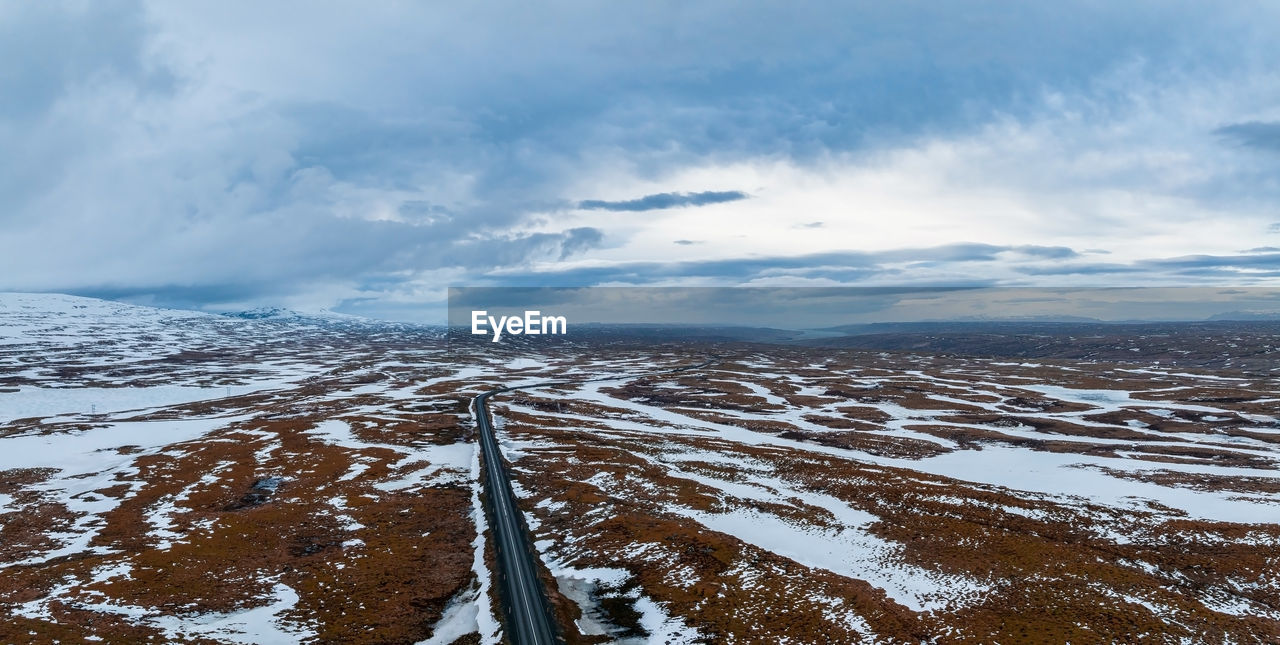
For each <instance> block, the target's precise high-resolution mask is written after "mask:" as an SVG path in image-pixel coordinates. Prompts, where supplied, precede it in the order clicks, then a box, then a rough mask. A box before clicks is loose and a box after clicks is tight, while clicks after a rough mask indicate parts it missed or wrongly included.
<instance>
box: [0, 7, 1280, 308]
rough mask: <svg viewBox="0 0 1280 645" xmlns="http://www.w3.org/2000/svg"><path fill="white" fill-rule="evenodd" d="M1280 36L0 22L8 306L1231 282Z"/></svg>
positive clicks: (226, 14)
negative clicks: (454, 285) (456, 284)
mask: <svg viewBox="0 0 1280 645" xmlns="http://www.w3.org/2000/svg"><path fill="white" fill-rule="evenodd" d="M1064 16H1066V17H1064ZM1276 17H1277V10H1276V9H1274V8H1272V7H1270V6H1267V5H1243V4H1233V5H1231V6H1229V7H1225V8H1223V7H1218V6H1207V5H1205V6H1199V5H1195V6H1186V5H1169V4H1167V3H1161V2H1154V1H1153V2H1146V1H1143V2H1139V3H1137V4H1130V3H1124V4H1118V3H1110V4H1108V3H1092V2H1079V3H1071V4H1070V6H1067V7H1065V8H1064V7H1063V6H1058V5H1054V6H1049V5H1044V6H1041V5H1038V4H1027V5H1024V6H1018V7H1013V8H1011V7H992V6H991V5H989V4H988V3H985V2H981V1H978V0H973V1H964V2H961V3H960V4H957V5H950V6H949V7H948V10H946V11H934V10H925V9H922V8H920V7H918V6H916V5H911V4H901V3H891V4H888V5H886V4H884V3H878V2H857V3H838V4H834V3H833V4H823V3H817V4H813V5H808V4H806V5H804V6H800V7H792V6H788V7H781V6H777V7H773V6H757V7H753V8H751V9H749V10H744V9H742V8H741V7H740V6H737V5H735V4H733V3H723V2H715V1H713V2H708V3H698V4H696V5H690V4H687V3H679V2H668V1H660V2H658V3H638V4H635V5H627V6H624V7H615V6H610V7H603V6H597V5H592V4H589V3H585V4H584V3H573V2H571V3H567V4H558V5H556V6H554V7H550V8H538V9H532V8H521V7H514V8H513V7H512V5H510V4H509V3H493V2H483V1H482V2H476V3H462V4H458V5H449V6H430V7H428V6H423V5H415V4H412V3H409V4H385V5H378V6H375V7H366V6H360V7H356V6H347V5H328V6H325V7H324V8H323V9H320V10H316V9H314V8H311V7H308V6H306V5H304V4H291V3H288V2H285V3H272V4H271V5H265V6H254V7H248V6H230V7H227V6H215V5H199V4H190V3H186V4H181V3H162V2H151V3H143V2H119V3H109V4H95V3H86V4H70V5H63V4H48V3H45V4H5V5H0V149H3V150H4V151H5V154H4V155H2V156H0V289H18V290H28V289H42V290H58V291H77V292H89V291H93V292H94V293H101V294H120V297H130V298H145V297H148V295H147V294H151V296H150V297H154V298H156V299H157V300H156V302H165V301H168V302H173V303H181V304H183V305H184V306H187V305H190V306H201V305H202V303H203V304H204V305H212V304H214V303H216V302H217V301H226V300H236V301H242V300H252V299H254V298H261V299H262V300H264V301H265V302H264V304H266V303H274V302H277V301H280V300H287V299H291V298H304V299H310V300H314V301H317V302H319V301H328V302H329V303H330V304H332V303H333V302H338V301H344V300H345V301H349V302H353V303H355V302H358V303H364V304H362V305H361V306H367V307H369V308H371V309H372V308H376V306H380V305H378V304H377V303H382V305H384V306H385V308H386V309H388V310H390V309H399V308H402V307H409V306H411V304H412V302H414V300H415V299H418V298H422V297H425V296H423V294H424V293H428V292H430V291H431V290H432V289H437V290H438V289H439V288H440V287H441V286H442V285H443V284H444V283H445V282H447V281H450V280H457V281H462V282H465V281H469V280H471V279H474V278H483V279H488V280H496V279H498V278H499V277H501V276H507V277H509V278H510V279H512V280H516V279H519V280H539V279H542V280H556V279H559V278H558V277H557V276H560V275H568V273H569V272H580V273H578V274H576V275H578V276H579V277H580V278H581V279H582V280H588V279H599V280H614V279H618V280H632V281H636V280H644V279H657V280H679V279H708V280H713V279H714V280H782V279H797V280H798V279H812V280H836V281H859V280H868V279H874V280H904V281H915V280H938V281H941V280H945V279H947V278H948V276H950V278H951V279H955V280H966V281H984V280H1001V279H1026V278H1027V276H1028V275H1029V274H1028V273H1025V272H1019V271H1017V270H1015V269H1018V268H1022V269H1026V270H1031V268H1032V267H1037V266H1044V267H1047V269H1049V270H1059V269H1061V268H1062V267H1066V266H1068V265H1073V264H1074V263H1076V262H1079V259H1078V258H1075V257H1074V256H1073V253H1074V251H1071V250H1070V249H1075V248H1106V249H1107V250H1109V251H1111V252H1112V254H1113V255H1111V256H1108V257H1109V258H1111V257H1114V258H1115V259H1116V260H1117V263H1118V264H1119V265H1121V266H1139V265H1137V264H1135V263H1137V262H1138V261H1140V260H1142V259H1144V258H1174V257H1183V256H1193V255H1211V256H1225V255H1227V254H1226V253H1224V249H1240V248H1246V247H1248V246H1254V245H1256V243H1254V242H1242V240H1244V239H1248V236H1250V235H1252V236H1256V234H1257V233H1258V232H1259V231H1261V230H1264V229H1266V227H1267V226H1268V225H1269V224H1271V223H1272V222H1274V221H1275V218H1274V215H1266V214H1265V213H1268V212H1271V210H1270V209H1271V205H1272V204H1274V203H1275V200H1276V199H1277V198H1280V194H1278V193H1280V187H1278V186H1277V185H1276V184H1275V182H1274V176H1275V174H1274V173H1275V167H1274V165H1272V164H1270V162H1269V161H1268V158H1267V157H1266V156H1265V155H1258V154H1256V153H1255V152H1253V151H1254V150H1256V149H1259V148H1267V146H1271V145H1272V143H1270V142H1271V141H1273V138H1269V137H1273V135H1274V126H1275V124H1276V123H1277V122H1278V121H1277V118H1278V115H1277V114H1276V113H1275V111H1274V107H1273V106H1274V105H1276V104H1277V100H1278V99H1280V96H1277V94H1280V92H1278V91H1277V90H1275V89H1274V88H1276V87H1278V85H1277V84H1276V83H1274V82H1273V81H1274V73H1273V72H1272V71H1271V70H1270V66H1268V65H1267V64H1266V62H1267V61H1270V60H1274V59H1275V58H1277V56H1280V44H1277V42H1276V41H1275V40H1274V38H1273V37H1272V34H1270V32H1269V31H1268V30H1267V28H1266V26H1267V25H1270V24H1274V22H1275V19H1276ZM68 43H70V44H68ZM922 43H924V44H927V45H928V46H927V47H925V46H922ZM446 61H447V63H448V64H445V62H446ZM1259 61H1261V62H1259ZM1156 107H1158V108H1159V109H1156ZM1223 124H1227V125H1223ZM1215 130H1219V133H1218V135H1217V136H1214V135H1212V134H1210V133H1212V132H1214V131H1215ZM1224 137H1225V138H1226V139H1227V140H1229V141H1236V142H1240V143H1242V144H1245V145H1243V146H1231V145H1222V140H1223V138H1224ZM775 171H776V172H775ZM690 187H695V188H699V189H702V188H741V189H742V190H741V191H738V190H725V191H705V192H684V191H687V190H688V189H689V188H690ZM748 194H749V197H748ZM637 195H638V196H641V197H637V198H635V199H614V198H618V197H625V196H637ZM582 196H605V197H608V198H609V199H592V200H587V201H584V202H579V201H578V200H579V199H580V197H582ZM728 202H733V207H732V208H707V209H703V210H700V211H698V213H697V215H698V217H676V216H672V217H654V218H645V217H634V218H626V217H617V215H616V214H617V213H619V212H623V213H625V212H645V211H648V210H652V209H658V208H672V209H675V208H692V207H697V206H702V205H708V204H716V203H728ZM575 206H576V208H575ZM1264 217H1265V219H1260V218H1264ZM819 222H820V223H821V225H820V226H818V225H817V224H818V223H819ZM1205 222H1213V226H1205ZM1245 231H1248V233H1247V234H1246V233H1245ZM975 239H976V240H983V241H985V242H988V243H989V244H988V245H987V246H984V245H967V244H966V241H968V240H975ZM672 240H685V241H690V242H692V241H697V242H699V244H698V245H697V246H696V247H692V245H686V244H680V243H677V244H672V243H671V241H672ZM845 249H854V250H853V251H846V250H845ZM903 249H907V250H908V251H909V252H904V251H902V250H903ZM923 249H932V251H930V252H924V251H922V250H923ZM695 250H696V251H697V252H698V257H697V258H689V257H687V256H689V255H691V254H692V253H691V252H692V251H695ZM912 250H914V251H912ZM895 254H897V255H895ZM682 262H685V263H686V264H682ZM1142 266H1145V268H1144V269H1142V270H1144V271H1152V272H1158V271H1168V272H1178V271H1184V270H1190V267H1178V266H1164V265H1157V264H1152V265H1142ZM979 267H981V268H979ZM682 271H687V272H688V275H687V276H686V275H682V274H681V272H682ZM1098 275H1102V274H1098ZM513 276H514V277H513ZM689 276H692V277H689ZM699 276H700V277H699ZM1050 277H1051V276H1050ZM504 279H506V278H504Z"/></svg>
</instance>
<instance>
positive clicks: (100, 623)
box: [0, 294, 1280, 644]
mask: <svg viewBox="0 0 1280 645" xmlns="http://www.w3.org/2000/svg"><path fill="white" fill-rule="evenodd" d="M1251 338H1252V337H1251ZM1227 341H1230V343H1234V344H1235V345H1241V344H1242V342H1243V341H1240V340H1239V339H1238V338H1235V337H1232V338H1228V339H1226V340H1224V341H1222V342H1223V343H1226V342H1227ZM1143 342H1144V339H1142V338H1134V339H1126V340H1125V343H1124V346H1125V347H1126V348H1129V347H1131V346H1138V347H1141V346H1142V343H1143ZM1159 342H1161V343H1164V344H1163V345H1161V347H1162V348H1163V349H1162V350H1161V351H1162V352H1164V354H1170V353H1176V351H1175V350H1177V348H1173V349H1169V346H1168V342H1169V341H1168V339H1162V340H1160V341H1159ZM1205 342H1206V343H1211V342H1216V341H1213V339H1209V340H1206V341H1205ZM646 343H650V344H646ZM1245 344H1246V345H1247V343H1245ZM490 345H492V344H491V343H486V344H485V346H483V347H472V348H468V347H450V346H449V345H447V344H446V343H445V342H444V340H443V339H442V338H441V336H440V334H439V333H437V332H436V331H434V330H430V329H424V328H406V327H403V326H379V325H371V324H368V323H365V322H359V321H348V320H345V319H341V318H328V319H319V320H311V319H306V318H300V317H287V318H283V319H255V320H244V319H234V318H228V317H221V316H211V315H206V314H198V313H191V312H173V311H164V310H158V309H151V308H145V307H133V306H129V305H123V304H119V303H109V302H103V301H97V300H90V299H84V298H74V297H69V296H53V295H28V294H0V611H3V612H4V618H5V621H3V622H0V642H27V641H33V640H36V641H55V640H56V641H61V642H173V641H182V640H200V641H202V642H225V643H291V642H364V641H377V642H390V643H418V642H423V643H432V644H446V643H455V642H456V643H499V642H501V641H502V638H503V634H502V627H501V623H500V621H499V617H498V615H497V611H496V608H497V607H498V606H499V605H498V604H497V602H496V599H495V598H494V595H493V594H494V593H495V592H494V586H495V585H494V584H493V580H492V577H493V575H494V572H493V571H492V570H491V569H490V567H491V562H492V553H491V549H490V547H489V545H488V543H487V536H486V531H487V527H486V524H485V519H484V516H483V513H482V511H481V510H480V509H481V505H480V495H481V488H480V485H479V482H480V479H481V476H482V473H481V471H480V460H479V459H478V455H477V453H476V451H475V448H474V443H473V441H472V435H471V433H472V431H473V427H472V422H471V415H470V410H469V405H470V401H471V398H472V397H473V396H474V395H475V394H477V393H479V392H481V391H484V390H486V389H490V388H493V387H497V386H499V385H504V386H511V385H520V386H530V387H529V388H528V389H522V390H518V391H509V392H504V393H502V394H500V395H498V396H495V397H493V398H492V399H491V408H492V411H493V413H494V420H495V426H496V428H497V430H498V432H499V440H500V443H501V445H502V449H503V451H504V456H505V457H506V459H507V460H508V461H509V463H510V464H511V467H512V469H513V475H514V484H515V487H516V494H517V497H518V498H519V500H520V503H521V506H522V508H523V510H524V512H525V516H526V520H527V523H528V525H529V527H530V529H531V532H532V533H533V538H534V541H535V544H536V547H537V549H538V551H539V556H540V557H541V561H542V563H543V565H544V566H545V568H546V572H545V574H546V575H545V578H546V580H547V582H548V591H549V593H550V594H551V596H552V601H553V605H554V607H555V608H556V611H557V615H558V618H559V619H560V623H561V625H562V626H564V629H565V631H566V636H567V638H568V639H569V640H570V641H571V642H575V643H577V642H582V643H587V642H615V643H626V644H630V643H649V642H656V643H691V642H714V643H719V642H742V643H756V642H761V643H775V642H792V643H818V642H850V643H856V642H904V643H907V642H909V643H920V642H930V643H949V642H1026V641H1028V640H1035V639H1040V640H1046V641H1051V642H1067V641H1069V642H1131V641H1138V640H1141V638H1142V637H1143V636H1142V635H1143V634H1146V635H1149V636H1150V637H1154V638H1155V641H1154V642H1187V643H1199V642H1240V643H1251V642H1256V643H1264V642H1277V641H1280V603H1277V602H1276V600H1275V599H1276V598H1280V582H1278V581H1280V560H1277V559H1276V557H1275V553H1277V552H1280V502H1278V501H1277V500H1280V469H1278V468H1277V460H1278V459H1280V450H1278V448H1280V421H1278V420H1277V417H1278V416H1280V408H1277V402H1280V387H1278V386H1277V383H1276V381H1275V379H1274V373H1273V372H1270V371H1253V372H1251V371H1249V370H1248V369H1244V368H1241V367H1239V365H1241V364H1249V365H1252V364H1256V363H1257V360H1256V358H1254V359H1251V360H1252V361H1253V362H1240V361H1237V362H1236V363H1232V362H1231V361H1232V359H1231V358H1230V357H1228V358H1227V359H1224V360H1223V361H1222V362H1221V366H1220V367H1217V368H1215V367H1213V366H1211V365H1205V364H1199V365H1196V366H1194V367H1190V368H1189V367H1186V366H1182V365H1177V366H1175V365H1171V364H1169V363H1167V362H1165V363H1158V362H1155V361H1150V362H1145V363H1144V362H1142V361H1141V360H1140V359H1141V356H1140V355H1141V354H1142V352H1141V351H1140V352H1136V353H1134V352H1129V351H1127V349H1126V351H1125V352H1124V354H1125V356H1126V357H1128V356H1131V355H1135V354H1137V356H1134V358H1133V360H1132V361H1129V362H1124V363H1120V362H1113V363H1108V362H1099V361H1092V360H1081V359H1075V360H1068V359H1055V358H1053V357H1051V356H1049V357H1045V356H1038V357H1037V358H1036V359H1035V360H1034V361H1027V360H1014V359H979V358H964V357H963V356H959V355H953V356H943V355H927V354H925V355H915V354H910V353H904V352H886V351H878V350H851V349H850V350H842V349H830V348H814V349H808V348H803V347H795V346H773V347H769V346H762V345H730V344H724V345H714V346H713V345H711V344H705V343H700V342H685V343H679V344H673V345H670V346H666V345H658V346H654V345H652V344H651V341H644V342H643V343H642V342H635V343H625V342H617V339H616V338H613V339H612V340H611V342H610V343H608V344H600V345H592V344H591V342H590V340H589V339H587V340H584V341H581V342H580V343H579V344H577V345H574V344H570V345H569V346H568V348H567V349H564V350H561V351H556V352H550V351H548V352H546V353H545V355H541V354H539V353H537V352H534V351H530V350H525V351H516V350H510V349H505V350H504V349H502V348H494V347H491V346H490ZM1224 346H1225V345H1224ZM1269 346H1270V345H1268V347H1269ZM1233 347H1234V345H1233ZM1218 349H1219V348H1217V347H1210V348H1208V349H1207V350H1205V351H1203V352H1201V353H1202V354H1204V355H1211V354H1213V353H1214V352H1217V351H1218ZM1248 349H1249V348H1248V347H1243V348H1242V349H1240V350H1239V351H1240V352H1245V351H1246V350H1248ZM1210 350H1211V351H1210ZM1233 351H1234V350H1233ZM1254 353H1256V352H1254ZM704 363H705V364H704ZM693 366H696V367H693ZM679 368H683V369H679ZM677 370H678V371H677ZM549 381H551V382H554V383H555V384H553V385H539V384H545V383H547V382H549Z"/></svg>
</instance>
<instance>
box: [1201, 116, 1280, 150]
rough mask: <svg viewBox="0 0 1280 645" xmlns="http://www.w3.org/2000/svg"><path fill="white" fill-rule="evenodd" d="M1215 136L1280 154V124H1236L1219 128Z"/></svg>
mask: <svg viewBox="0 0 1280 645" xmlns="http://www.w3.org/2000/svg"><path fill="white" fill-rule="evenodd" d="M1214 134H1217V135H1220V136H1222V137H1224V138H1227V139H1231V140H1233V141H1235V142H1237V143H1240V144H1243V145H1246V146H1250V147H1253V148H1259V149H1262V150H1271V151H1278V152H1280V122H1267V123H1264V122H1262V121H1249V122H1246V123H1236V124H1233V125H1227V126H1223V127H1221V128H1218V129H1217V130H1214Z"/></svg>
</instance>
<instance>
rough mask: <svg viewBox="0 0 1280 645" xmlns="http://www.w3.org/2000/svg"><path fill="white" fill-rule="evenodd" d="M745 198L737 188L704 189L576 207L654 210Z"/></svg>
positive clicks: (583, 204)
mask: <svg viewBox="0 0 1280 645" xmlns="http://www.w3.org/2000/svg"><path fill="white" fill-rule="evenodd" d="M747 198H748V195H747V194H746V193H744V192H742V191H738V190H727V191H705V192H701V193H658V194H656V195H645V196H644V197H641V198H639V199H629V200H625V201H618V202H607V201H602V200H599V199H588V200H584V201H581V202H578V208H581V209H584V210H605V211H654V210H661V209H664V208H680V207H685V206H706V205H707V204H723V203H725V202H735V201H738V200H740V199H747Z"/></svg>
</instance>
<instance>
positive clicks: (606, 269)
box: [490, 243, 1077, 286]
mask: <svg viewBox="0 0 1280 645" xmlns="http://www.w3.org/2000/svg"><path fill="white" fill-rule="evenodd" d="M1008 254H1014V255H1017V256H1022V257H1025V258H1027V259H1035V260H1044V259H1057V260H1061V259H1068V258H1073V257H1076V256H1077V254H1076V253H1075V252H1074V251H1073V250H1071V249H1068V248H1062V247H1038V246H1001V245H994V244H976V243H966V244H950V245H944V246H938V247H929V248H915V249H910V248H908V249H891V250H885V251H877V252H863V251H835V252H824V253H807V254H800V255H788V256H771V257H755V258H728V259H721V260H683V261H673V262H628V263H618V264H612V265H608V266H584V267H575V268H567V269H550V270H545V271H541V272H538V273H522V274H520V275H513V274H511V273H508V272H498V273H495V274H493V275H491V276H490V280H491V281H496V282H499V283H503V282H508V281H514V283H515V284H519V285H521V286H524V285H531V284H537V283H538V282H539V281H545V282H547V283H554V284H557V285H581V286H590V285H593V284H600V283H625V284H649V283H655V282H662V281H667V280H672V279H679V280H698V279H708V280H711V281H712V283H714V284H734V283H746V282H750V281H752V280H755V279H758V278H762V277H767V276H771V275H772V276H777V275H785V276H788V277H791V278H826V279H832V280H836V281H840V282H859V281H863V280H867V279H870V278H874V277H877V276H893V275H896V274H901V273H902V267H904V266H912V267H917V268H918V267H921V266H925V265H929V266H935V267H943V268H944V269H946V270H953V269H954V268H955V267H957V266H959V265H964V264H969V263H995V262H999V261H1002V259H1003V258H1004V257H1005V256H1006V255H1008ZM959 276H962V274H953V277H952V278H951V279H950V280H948V279H942V280H938V281H937V282H938V283H939V284H945V283H948V282H950V283H955V284H971V285H972V284H987V283H989V282H990V281H989V280H984V279H981V278H974V277H971V276H963V277H959Z"/></svg>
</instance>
